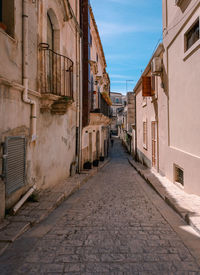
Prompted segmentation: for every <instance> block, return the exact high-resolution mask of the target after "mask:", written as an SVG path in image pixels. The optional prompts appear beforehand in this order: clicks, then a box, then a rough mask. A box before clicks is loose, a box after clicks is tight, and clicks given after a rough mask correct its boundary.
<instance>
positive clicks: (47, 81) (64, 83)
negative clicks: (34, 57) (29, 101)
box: [40, 43, 73, 98]
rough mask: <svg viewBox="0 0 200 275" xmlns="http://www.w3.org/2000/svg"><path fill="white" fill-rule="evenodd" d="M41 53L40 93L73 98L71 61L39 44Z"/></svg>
mask: <svg viewBox="0 0 200 275" xmlns="http://www.w3.org/2000/svg"><path fill="white" fill-rule="evenodd" d="M40 51H41V53H42V71H41V78H40V79H41V93H44V94H45V93H48V94H54V95H59V96H68V97H71V98H73V61H72V60H71V59H70V58H68V57H66V56H64V55H62V54H59V53H56V52H54V51H53V50H51V49H49V45H48V44H46V43H41V44H40Z"/></svg>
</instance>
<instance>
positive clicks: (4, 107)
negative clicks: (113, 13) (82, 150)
mask: <svg viewBox="0 0 200 275" xmlns="http://www.w3.org/2000/svg"><path fill="white" fill-rule="evenodd" d="M76 2H77V12H78V14H79V2H78V1H76ZM70 3H71V6H72V8H73V10H74V14H76V11H75V1H70ZM14 5H15V11H14V12H15V28H14V38H13V37H10V36H9V35H8V34H6V33H5V32H4V31H3V30H1V29H0V48H1V51H0V60H1V61H2V64H5V66H0V110H1V115H0V141H1V142H4V141H5V138H6V137H9V136H25V137H26V141H27V147H26V185H25V186H24V187H22V188H20V189H18V190H17V191H16V192H14V193H12V194H11V195H9V196H8V195H7V196H6V202H5V204H6V208H10V207H12V206H13V205H14V204H15V203H16V202H17V200H19V198H20V197H21V196H22V195H23V194H24V193H25V192H26V191H27V190H28V189H29V188H30V186H32V185H34V184H36V187H37V189H45V188H48V187H52V188H53V185H55V184H58V183H59V182H60V181H62V180H64V179H65V178H67V177H68V176H69V175H70V166H71V163H72V162H74V161H75V160H76V153H75V149H76V126H77V123H78V122H77V115H76V111H77V100H78V94H79V83H78V81H79V65H80V64H79V48H78V47H79V45H78V43H79V40H78V37H79V35H78V33H77V32H76V28H75V23H74V21H73V20H72V19H69V18H67V14H68V10H65V9H64V8H63V4H62V1H54V0H41V1H31V0H30V1H29V8H28V16H29V17H28V20H29V31H28V33H29V38H28V42H29V43H28V44H29V48H28V53H29V61H28V77H29V95H28V96H29V98H31V99H33V100H34V101H35V102H36V107H37V114H36V115H37V129H36V132H37V138H36V140H35V141H31V138H30V130H31V119H30V117H31V106H30V105H29V104H26V103H24V102H23V100H22V93H23V86H22V1H21V0H15V1H14ZM49 9H52V10H53V11H54V14H55V16H56V18H57V21H58V25H59V32H60V40H59V53H60V54H63V55H65V56H67V57H69V58H70V59H71V60H72V61H73V62H74V68H73V96H74V102H73V103H72V104H71V105H69V106H68V107H67V111H66V112H65V113H64V114H62V115H59V114H52V113H51V108H47V109H46V110H45V111H44V110H43V109H41V107H42V106H43V105H44V99H43V97H42V92H43V91H42V90H41V85H40V80H41V78H40V74H41V66H40V62H41V56H40V51H39V44H40V43H41V42H44V43H46V42H47V41H46V39H47V38H46V37H47V33H46V25H47V23H46V21H47V12H48V10H49ZM68 15H69V14H68ZM64 18H65V20H64ZM77 18H79V17H77ZM77 20H79V19H77ZM76 35H77V40H76ZM76 42H77V44H76ZM76 49H77V50H76ZM58 98H59V97H57V98H56V99H54V100H57V99H58ZM47 102H48V103H49V104H50V103H51V104H52V102H53V101H52V102H51V101H48V100H47ZM48 107H49V106H48ZM0 154H1V156H0V157H2V151H1V153H0ZM0 207H1V205H0Z"/></svg>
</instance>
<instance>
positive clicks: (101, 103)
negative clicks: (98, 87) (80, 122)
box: [91, 93, 111, 117]
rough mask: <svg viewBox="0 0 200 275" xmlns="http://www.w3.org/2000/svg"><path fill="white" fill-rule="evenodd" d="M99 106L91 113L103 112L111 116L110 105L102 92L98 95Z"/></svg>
mask: <svg viewBox="0 0 200 275" xmlns="http://www.w3.org/2000/svg"><path fill="white" fill-rule="evenodd" d="M98 100H99V102H98V108H97V109H94V110H91V113H102V114H103V115H105V116H107V117H110V115H111V108H110V106H109V105H108V104H107V102H106V101H105V99H104V98H103V96H102V95H101V93H99V97H98Z"/></svg>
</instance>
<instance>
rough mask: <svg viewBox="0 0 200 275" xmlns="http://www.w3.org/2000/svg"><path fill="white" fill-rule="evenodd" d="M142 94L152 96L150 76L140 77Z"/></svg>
mask: <svg viewBox="0 0 200 275" xmlns="http://www.w3.org/2000/svg"><path fill="white" fill-rule="evenodd" d="M142 96H145V97H146V96H152V92H151V77H150V76H143V77H142Z"/></svg>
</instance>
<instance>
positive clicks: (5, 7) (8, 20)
mask: <svg viewBox="0 0 200 275" xmlns="http://www.w3.org/2000/svg"><path fill="white" fill-rule="evenodd" d="M0 28H1V29H3V30H4V31H6V32H7V34H9V35H10V36H12V37H14V0H9V1H8V0H0Z"/></svg>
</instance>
